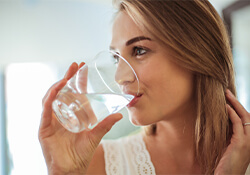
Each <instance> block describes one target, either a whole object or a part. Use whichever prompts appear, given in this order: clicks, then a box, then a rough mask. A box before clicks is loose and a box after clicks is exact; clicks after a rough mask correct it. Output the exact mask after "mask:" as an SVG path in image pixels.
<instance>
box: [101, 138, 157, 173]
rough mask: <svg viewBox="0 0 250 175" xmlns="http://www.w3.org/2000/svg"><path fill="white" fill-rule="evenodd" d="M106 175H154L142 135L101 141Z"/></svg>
mask: <svg viewBox="0 0 250 175" xmlns="http://www.w3.org/2000/svg"><path fill="white" fill-rule="evenodd" d="M102 145H103V149H104V157H105V168H106V173H107V175H117V174H119V175H132V174H133V175H136V174H138V175H155V169H154V166H153V163H152V162H151V159H150V155H149V153H148V151H147V148H146V145H145V143H144V141H143V138H142V135H140V134H138V135H134V136H129V137H125V138H121V139H118V140H103V141H102Z"/></svg>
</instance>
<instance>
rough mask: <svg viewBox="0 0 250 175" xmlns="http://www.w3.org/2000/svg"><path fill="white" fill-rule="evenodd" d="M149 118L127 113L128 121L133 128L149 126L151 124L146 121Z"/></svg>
mask: <svg viewBox="0 0 250 175" xmlns="http://www.w3.org/2000/svg"><path fill="white" fill-rule="evenodd" d="M148 119H149V118H148V117H147V116H146V115H142V114H137V115H136V114H135V113H132V112H129V120H130V122H131V123H132V124H133V125H135V126H147V125H151V124H152V123H153V122H152V121H149V120H148Z"/></svg>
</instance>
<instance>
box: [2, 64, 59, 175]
mask: <svg viewBox="0 0 250 175" xmlns="http://www.w3.org/2000/svg"><path fill="white" fill-rule="evenodd" d="M56 75H57V73H56V71H55V69H53V68H52V67H51V66H48V65H45V64H40V63H21V64H11V65H10V66H8V68H7V70H6V90H7V94H6V95H7V97H6V100H7V139H8V142H9V146H10V153H11V156H12V161H13V168H12V171H11V175H20V174H25V175H34V174H35V175H44V174H47V169H46V165H45V162H44V158H43V155H42V151H41V147H40V144H39V141H38V128H39V123H40V117H41V111H42V98H43V96H44V95H45V93H46V91H47V89H48V88H49V87H50V86H51V85H52V84H53V83H54V82H55V81H56V80H57V77H56Z"/></svg>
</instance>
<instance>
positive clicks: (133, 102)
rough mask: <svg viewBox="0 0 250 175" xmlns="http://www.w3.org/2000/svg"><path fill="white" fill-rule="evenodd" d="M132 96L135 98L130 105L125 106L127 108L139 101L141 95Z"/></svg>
mask: <svg viewBox="0 0 250 175" xmlns="http://www.w3.org/2000/svg"><path fill="white" fill-rule="evenodd" d="M131 95H134V96H135V97H134V98H133V100H131V101H130V103H129V104H128V105H127V107H128V108H129V107H133V106H134V105H135V104H136V103H137V102H138V101H139V99H140V98H141V97H142V95H143V94H136V95H135V94H131Z"/></svg>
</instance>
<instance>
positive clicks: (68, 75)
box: [64, 62, 78, 80]
mask: <svg viewBox="0 0 250 175" xmlns="http://www.w3.org/2000/svg"><path fill="white" fill-rule="evenodd" d="M77 70H78V64H77V63H75V62H74V63H72V64H71V65H70V67H69V69H68V71H67V72H66V74H65V76H64V78H65V79H67V80H69V79H70V78H71V77H72V76H73V75H74V74H75V73H76V72H77Z"/></svg>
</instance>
